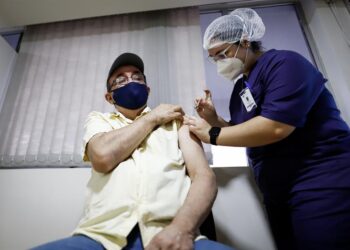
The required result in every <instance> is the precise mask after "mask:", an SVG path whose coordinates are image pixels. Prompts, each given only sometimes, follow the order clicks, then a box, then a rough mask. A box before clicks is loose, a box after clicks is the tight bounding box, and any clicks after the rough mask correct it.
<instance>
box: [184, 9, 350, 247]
mask: <svg viewBox="0 0 350 250" xmlns="http://www.w3.org/2000/svg"><path fill="white" fill-rule="evenodd" d="M264 32H265V26H264V24H263V22H262V20H261V18H260V17H259V16H258V14H257V13H256V12H255V11H254V10H252V9H246V8H243V9H236V10H234V11H233V12H231V13H230V14H228V15H225V16H221V17H219V18H217V19H215V20H214V21H213V22H212V23H211V24H210V25H209V26H208V28H207V29H206V31H205V34H204V39H203V43H204V48H205V49H206V50H207V51H208V54H209V58H210V59H211V60H213V61H214V62H215V63H216V65H217V70H218V73H219V74H220V75H222V76H223V77H225V78H227V79H229V80H231V81H232V82H233V91H232V94H231V99H230V107H229V109H230V115H231V120H230V121H228V122H227V121H225V120H224V119H222V118H221V117H220V116H219V115H217V113H216V111H215V107H214V105H213V102H212V99H211V94H210V91H209V90H206V95H205V97H203V98H198V99H197V100H196V109H197V112H198V114H199V116H200V117H187V118H186V119H185V123H186V124H188V125H190V130H191V131H192V132H193V133H194V134H196V135H197V137H199V138H200V139H201V140H202V141H203V142H205V143H211V144H213V145H224V146H241V147H247V156H248V160H249V165H250V166H251V168H252V170H253V172H254V175H255V179H256V182H257V185H258V186H259V188H260V190H261V192H262V194H263V198H264V204H265V207H266V211H267V214H268V218H269V222H270V225H271V229H272V232H273V235H274V238H275V241H276V245H277V248H278V249H282V250H285V249H293V250H295V249H313V250H320V249H325V250H326V249H327V250H335V249H350V131H349V127H348V125H347V124H346V123H345V122H344V120H343V119H342V118H341V116H340V112H339V110H338V108H337V106H336V104H335V102H334V99H333V97H332V95H331V93H330V92H329V91H328V89H327V88H326V86H325V84H326V82H327V79H325V78H324V77H323V75H322V74H321V73H320V72H319V71H318V70H317V69H316V68H315V67H314V66H313V65H312V64H311V63H310V62H308V61H307V60H306V59H305V58H304V57H302V56H301V55H299V54H298V53H296V52H293V51H287V50H275V49H272V50H268V51H263V50H262V47H261V42H260V41H259V40H260V39H261V37H262V36H263V35H264ZM241 73H242V74H243V77H241V78H239V79H238V80H236V81H235V79H236V78H237V77H238V76H239V75H240V74H241Z"/></svg>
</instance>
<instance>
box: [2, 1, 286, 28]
mask: <svg viewBox="0 0 350 250" xmlns="http://www.w3.org/2000/svg"><path fill="white" fill-rule="evenodd" d="M271 2H274V3H280V2H285V1H277V0H272V1H266V0H245V1H243V0H231V1H228V0H126V1H125V0H0V31H6V30H11V29H13V28H16V27H22V26H26V25H30V24H39V23H48V22H55V21H64V20H72V19H80V18H86V17H96V16H105V15H114V14H122V13H132V12H141V11H150V10H159V9H169V8H178V7H188V6H206V5H210V4H222V6H226V5H228V6H234V5H235V6H237V5H247V4H248V5H251V4H261V3H271Z"/></svg>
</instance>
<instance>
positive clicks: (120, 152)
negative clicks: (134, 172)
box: [88, 115, 156, 173]
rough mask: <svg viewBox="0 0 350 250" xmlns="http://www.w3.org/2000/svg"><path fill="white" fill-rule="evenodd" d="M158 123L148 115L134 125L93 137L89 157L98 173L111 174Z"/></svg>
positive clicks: (89, 147) (89, 146)
mask: <svg viewBox="0 0 350 250" xmlns="http://www.w3.org/2000/svg"><path fill="white" fill-rule="evenodd" d="M155 126H156V123H155V122H154V121H153V120H152V119H150V117H148V116H147V115H146V116H144V117H141V118H139V119H138V120H136V121H135V122H133V123H132V124H130V125H128V126H125V127H123V128H120V129H116V130H113V131H110V132H107V133H102V134H100V135H97V136H96V137H93V138H92V139H91V140H90V142H89V145H88V155H89V158H90V161H91V162H92V165H93V167H94V168H95V170H97V171H98V172H104V173H107V172H110V171H111V170H112V169H114V168H115V166H117V165H118V164H119V163H120V162H122V161H123V160H125V159H126V158H127V157H129V156H130V155H131V154H132V152H133V151H134V150H135V149H136V148H137V147H138V146H139V145H140V144H141V142H142V141H143V140H144V139H145V138H146V137H147V135H148V134H149V133H150V132H152V130H153V129H154V127H155Z"/></svg>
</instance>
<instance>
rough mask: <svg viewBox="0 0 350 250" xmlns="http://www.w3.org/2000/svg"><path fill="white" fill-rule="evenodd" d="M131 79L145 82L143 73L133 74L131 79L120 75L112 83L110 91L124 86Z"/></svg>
mask: <svg viewBox="0 0 350 250" xmlns="http://www.w3.org/2000/svg"><path fill="white" fill-rule="evenodd" d="M129 79H131V80H132V81H135V82H142V83H144V82H145V76H144V75H143V74H142V73H141V72H138V73H133V74H132V75H131V76H130V77H128V76H126V75H120V76H118V77H117V78H115V79H114V80H113V81H112V83H111V84H110V90H111V89H114V88H120V87H122V86H124V85H125V84H127V83H128V82H129Z"/></svg>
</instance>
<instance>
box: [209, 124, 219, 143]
mask: <svg viewBox="0 0 350 250" xmlns="http://www.w3.org/2000/svg"><path fill="white" fill-rule="evenodd" d="M220 131H221V128H219V127H211V129H210V130H209V136H210V144H212V145H216V138H217V137H218V136H219V134H220Z"/></svg>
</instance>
